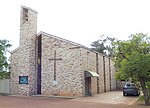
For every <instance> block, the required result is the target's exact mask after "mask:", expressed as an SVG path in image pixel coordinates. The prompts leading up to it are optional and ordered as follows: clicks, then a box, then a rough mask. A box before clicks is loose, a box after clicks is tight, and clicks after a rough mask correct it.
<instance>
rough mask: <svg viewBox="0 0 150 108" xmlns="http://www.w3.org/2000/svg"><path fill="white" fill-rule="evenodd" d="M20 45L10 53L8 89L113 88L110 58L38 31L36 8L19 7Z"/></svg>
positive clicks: (68, 91) (67, 92) (76, 92)
mask: <svg viewBox="0 0 150 108" xmlns="http://www.w3.org/2000/svg"><path fill="white" fill-rule="evenodd" d="M20 16H21V17H20V45H19V47H18V48H17V49H16V50H14V51H12V53H11V76H10V78H11V79H10V92H11V94H18V95H36V94H42V95H58V96H91V95H94V94H99V93H103V92H107V91H111V90H115V89H116V80H115V78H114V74H115V67H114V62H113V61H112V60H111V58H109V57H107V56H105V55H102V54H100V53H98V52H95V51H92V50H90V49H89V48H87V47H84V46H82V45H80V44H78V43H75V42H71V41H69V40H66V39H62V38H60V37H57V36H53V35H51V34H48V33H45V32H40V33H38V34H37V12H36V11H35V10H33V9H31V8H28V7H24V6H22V7H21V13H20Z"/></svg>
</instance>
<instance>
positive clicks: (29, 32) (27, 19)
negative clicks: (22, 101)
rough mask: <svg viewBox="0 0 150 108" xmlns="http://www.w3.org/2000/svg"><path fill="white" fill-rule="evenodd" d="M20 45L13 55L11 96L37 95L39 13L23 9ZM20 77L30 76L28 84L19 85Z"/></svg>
mask: <svg viewBox="0 0 150 108" xmlns="http://www.w3.org/2000/svg"><path fill="white" fill-rule="evenodd" d="M20 16H21V20H20V45H19V48H17V49H16V50H15V51H13V52H12V55H11V76H10V77H11V80H10V91H11V94H23V95H31V94H36V64H35V63H36V56H35V53H36V49H35V39H36V33H37V12H36V11H34V10H32V9H30V8H27V7H23V6H22V7H21V13H20ZM19 76H28V77H29V78H28V80H29V81H28V84H19V83H18V82H19Z"/></svg>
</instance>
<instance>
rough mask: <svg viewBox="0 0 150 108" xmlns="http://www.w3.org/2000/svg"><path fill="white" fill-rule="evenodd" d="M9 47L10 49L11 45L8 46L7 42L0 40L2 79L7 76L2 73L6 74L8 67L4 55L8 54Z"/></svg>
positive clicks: (0, 70) (0, 74)
mask: <svg viewBox="0 0 150 108" xmlns="http://www.w3.org/2000/svg"><path fill="white" fill-rule="evenodd" d="M10 47H11V44H9V41H8V40H5V39H4V40H0V72H3V73H0V78H3V76H7V74H8V73H5V74H4V72H7V70H8V67H9V64H8V59H7V57H6V53H7V52H9V50H8V49H9V48H10ZM7 77H8V76H7Z"/></svg>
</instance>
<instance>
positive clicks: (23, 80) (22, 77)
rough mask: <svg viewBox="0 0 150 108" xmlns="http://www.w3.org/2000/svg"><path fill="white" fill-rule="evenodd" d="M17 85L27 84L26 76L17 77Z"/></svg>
mask: <svg viewBox="0 0 150 108" xmlns="http://www.w3.org/2000/svg"><path fill="white" fill-rule="evenodd" d="M19 84H28V76H19Z"/></svg>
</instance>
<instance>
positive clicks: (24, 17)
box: [23, 8, 28, 23]
mask: <svg viewBox="0 0 150 108" xmlns="http://www.w3.org/2000/svg"><path fill="white" fill-rule="evenodd" d="M26 21H28V9H26V8H23V23H25V22H26Z"/></svg>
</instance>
